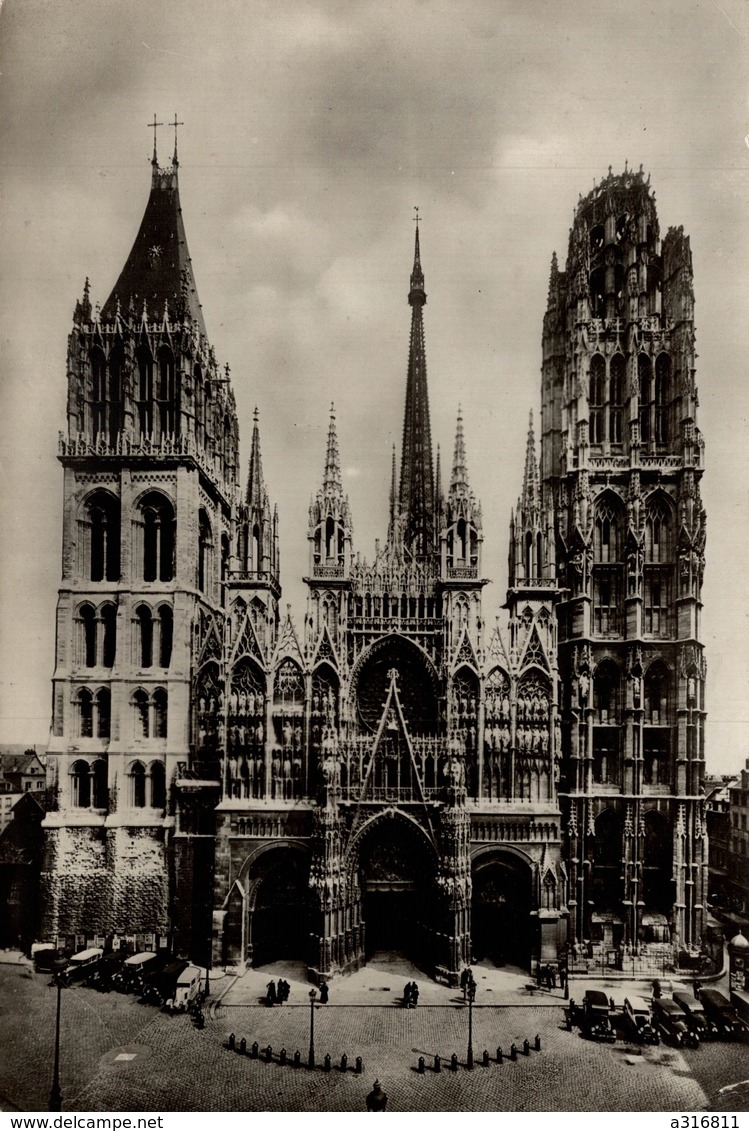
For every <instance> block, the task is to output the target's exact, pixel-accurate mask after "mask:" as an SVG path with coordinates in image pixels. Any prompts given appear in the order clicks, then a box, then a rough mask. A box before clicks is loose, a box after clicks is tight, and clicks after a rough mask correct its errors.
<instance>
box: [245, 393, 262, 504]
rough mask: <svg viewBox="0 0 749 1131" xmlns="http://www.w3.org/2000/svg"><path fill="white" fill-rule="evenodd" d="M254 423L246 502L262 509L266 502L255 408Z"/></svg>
mask: <svg viewBox="0 0 749 1131" xmlns="http://www.w3.org/2000/svg"><path fill="white" fill-rule="evenodd" d="M254 421H255V422H254V425H253V428H252V447H251V449H250V469H249V474H248V476H247V502H248V503H249V505H250V506H251V507H263V506H264V505H265V504H266V501H267V492H266V490H265V481H264V479H263V461H262V458H261V455H260V428H259V425H258V410H257V406H256V407H255V412H254Z"/></svg>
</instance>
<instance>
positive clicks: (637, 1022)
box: [623, 994, 661, 1045]
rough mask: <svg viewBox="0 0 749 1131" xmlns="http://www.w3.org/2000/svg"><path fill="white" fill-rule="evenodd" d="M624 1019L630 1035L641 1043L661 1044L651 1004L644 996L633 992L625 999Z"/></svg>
mask: <svg viewBox="0 0 749 1131" xmlns="http://www.w3.org/2000/svg"><path fill="white" fill-rule="evenodd" d="M623 1021H624V1027H625V1029H626V1030H627V1032H628V1034H629V1036H630V1037H631V1038H632V1039H633V1040H635V1041H637V1042H638V1043H639V1044H641V1045H659V1044H660V1042H661V1039H660V1037H659V1036H658V1033H657V1032H656V1030H655V1029H654V1028H653V1018H652V1014H651V1010H650V1006H649V1004H648V1003H647V1002H646V1001H645V998H644V997H637V996H635V995H634V994H632V995H630V997H628V998H625V999H624V1013H623Z"/></svg>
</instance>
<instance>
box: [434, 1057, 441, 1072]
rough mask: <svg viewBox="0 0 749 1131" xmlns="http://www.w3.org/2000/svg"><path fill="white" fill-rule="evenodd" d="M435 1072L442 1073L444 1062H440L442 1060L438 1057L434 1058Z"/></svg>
mask: <svg viewBox="0 0 749 1131" xmlns="http://www.w3.org/2000/svg"><path fill="white" fill-rule="evenodd" d="M434 1071H435V1072H441V1071H442V1061H441V1060H440V1058H439V1057H438V1056H435V1058H434Z"/></svg>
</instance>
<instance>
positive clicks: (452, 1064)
mask: <svg viewBox="0 0 749 1131" xmlns="http://www.w3.org/2000/svg"><path fill="white" fill-rule="evenodd" d="M450 1068H451V1069H452V1071H453V1072H457V1071H458V1054H457V1053H456V1052H454V1053H453V1054H452V1056H451V1057H450Z"/></svg>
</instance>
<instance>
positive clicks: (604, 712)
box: [593, 660, 620, 725]
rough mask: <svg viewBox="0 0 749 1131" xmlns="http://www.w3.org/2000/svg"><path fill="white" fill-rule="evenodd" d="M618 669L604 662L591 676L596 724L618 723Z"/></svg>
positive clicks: (612, 664) (614, 665) (608, 662)
mask: <svg viewBox="0 0 749 1131" xmlns="http://www.w3.org/2000/svg"><path fill="white" fill-rule="evenodd" d="M619 686H620V678H619V669H618V668H617V667H616V664H614V663H611V662H610V661H607V660H604V661H603V662H602V663H600V664H599V665H598V667H597V668H596V670H595V674H594V676H593V708H594V712H595V714H594V720H595V722H596V723H600V724H604V725H609V724H615V723H618V721H619Z"/></svg>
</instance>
